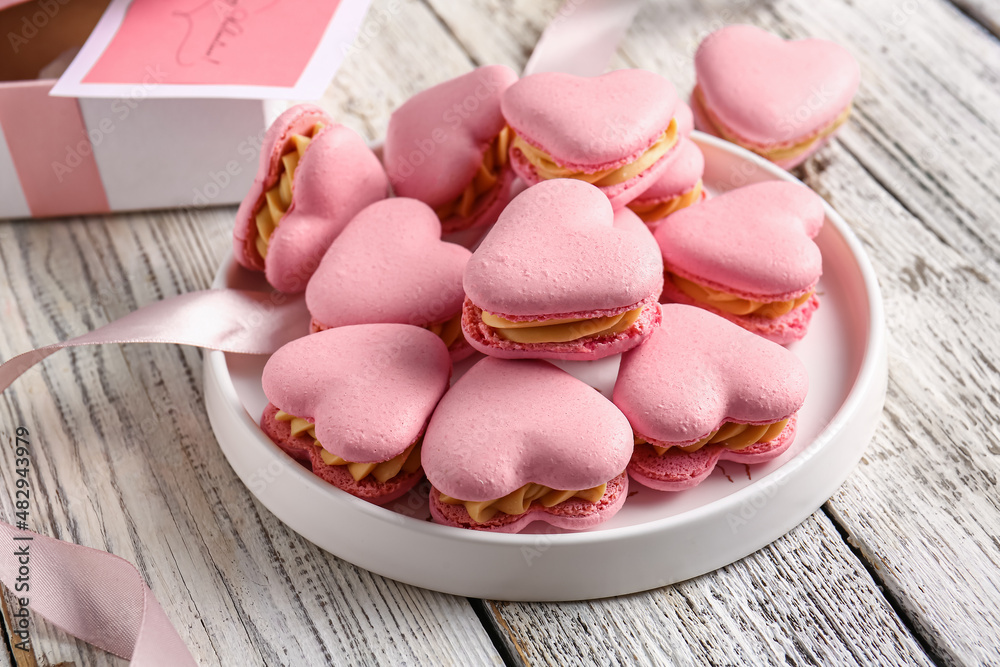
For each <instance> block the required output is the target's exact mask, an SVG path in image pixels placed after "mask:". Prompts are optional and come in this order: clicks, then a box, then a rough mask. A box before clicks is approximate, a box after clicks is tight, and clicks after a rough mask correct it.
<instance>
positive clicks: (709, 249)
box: [655, 181, 825, 345]
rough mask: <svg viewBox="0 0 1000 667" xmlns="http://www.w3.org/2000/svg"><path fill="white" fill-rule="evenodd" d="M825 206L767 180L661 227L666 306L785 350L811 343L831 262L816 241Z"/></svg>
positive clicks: (799, 188) (804, 191)
mask: <svg viewBox="0 0 1000 667" xmlns="http://www.w3.org/2000/svg"><path fill="white" fill-rule="evenodd" d="M824 219H825V214H824V212H823V200H822V199H821V198H820V197H819V196H817V195H816V194H815V193H814V192H813V191H812V190H810V189H809V188H807V187H805V186H804V185H800V184H797V183H789V182H786V181H767V182H764V183H757V184H755V185H748V186H746V187H742V188H738V189H736V190H730V191H729V192H727V193H725V194H723V195H720V196H718V197H715V198H713V199H709V200H707V201H705V202H704V203H702V204H699V205H697V206H691V207H689V208H686V209H683V210H681V211H678V212H677V213H675V214H673V215H671V216H669V217H667V218H665V219H664V220H663V221H662V222H661V223H660V224H659V226H658V227H657V228H656V232H655V236H656V241H657V242H658V243H659V245H660V250H661V251H662V252H663V265H664V269H665V272H666V280H665V281H664V284H663V296H662V298H661V300H663V301H664V302H667V301H673V302H677V303H686V304H691V305H695V306H698V307H700V308H704V309H706V310H710V311H711V312H713V313H715V314H717V315H720V316H722V317H724V318H726V319H727V320H730V321H732V322H734V323H736V324H738V325H740V326H741V327H743V328H744V329H747V330H749V331H752V332H754V333H756V334H759V335H761V336H763V337H765V338H767V339H769V340H772V341H774V342H776V343H780V344H782V345H784V344H787V343H791V342H793V341H796V340H799V339H800V338H802V337H803V336H805V334H806V331H807V330H808V328H809V321H810V320H811V319H812V315H813V313H814V312H815V310H816V308H818V307H819V300H818V299H817V298H816V283H817V282H818V281H819V278H820V276H821V275H822V273H823V258H822V256H821V255H820V251H819V247H818V246H817V245H816V244H815V243H814V242H813V238H814V237H815V236H816V235H817V234H818V233H819V231H820V229H821V228H822V226H823V220H824Z"/></svg>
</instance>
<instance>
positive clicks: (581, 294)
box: [462, 179, 663, 359]
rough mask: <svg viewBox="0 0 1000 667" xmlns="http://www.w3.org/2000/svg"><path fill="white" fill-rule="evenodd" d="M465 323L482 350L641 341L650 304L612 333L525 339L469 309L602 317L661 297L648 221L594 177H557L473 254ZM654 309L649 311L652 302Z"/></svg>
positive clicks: (544, 354)
mask: <svg viewBox="0 0 1000 667" xmlns="http://www.w3.org/2000/svg"><path fill="white" fill-rule="evenodd" d="M464 285H465V293H466V296H467V297H468V299H467V301H466V309H465V310H466V312H465V316H463V322H462V325H463V329H464V330H465V333H466V339H467V340H468V341H469V343H470V344H471V345H472V346H473V347H475V348H477V349H479V350H480V351H482V352H485V353H487V354H491V355H494V356H506V357H508V358H520V357H535V358H556V359H581V358H587V359H596V358H600V357H601V356H607V355H609V354H615V353H617V352H621V351H623V350H624V349H628V348H629V347H632V346H633V345H636V344H638V343H639V342H641V340H642V339H643V338H645V336H646V335H648V334H649V332H650V331H651V330H652V328H654V327H655V326H656V325H657V324H658V322H656V321H654V320H655V317H654V318H653V319H649V315H655V313H656V309H655V308H646V309H644V311H643V317H640V319H639V321H638V322H637V323H636V327H633V329H634V330H633V329H630V330H629V331H628V332H626V333H624V334H622V335H618V336H611V337H607V338H606V339H605V338H594V339H587V340H577V341H570V342H569V343H566V344H556V343H552V344H538V345H526V344H520V343H513V342H510V341H505V340H498V339H496V337H495V336H494V335H493V334H492V333H491V332H490V331H489V329H490V328H489V327H482V326H480V325H481V324H482V321H481V319H479V321H478V323H477V322H473V321H472V320H474V319H476V318H474V317H472V316H471V315H470V307H472V309H473V310H483V311H486V312H488V313H491V314H493V315H496V316H499V317H501V318H505V319H507V320H512V321H528V320H542V321H543V322H542V324H544V320H547V319H551V320H558V319H580V318H599V317H604V316H608V315H611V314H613V313H621V312H623V309H628V310H631V309H633V308H636V307H638V306H640V305H641V304H642V303H643V302H645V301H647V300H655V299H656V298H658V296H659V294H660V291H661V289H662V288H663V263H662V260H661V257H660V252H659V249H658V248H657V246H656V242H655V240H654V239H653V237H652V234H651V233H650V232H649V230H647V229H646V227H645V225H643V223H642V221H641V220H639V218H638V217H637V216H636V215H635V214H634V213H632V212H631V211H629V210H627V209H622V210H620V211H618V212H615V211H613V210H612V208H611V205H610V204H609V203H608V201H607V199H606V198H605V197H604V196H603V195H602V194H601V193H600V191H599V190H598V189H597V188H595V187H594V186H592V185H589V184H587V183H584V182H583V181H577V180H573V179H556V180H551V181H545V182H543V183H539V184H538V185H534V186H532V187H530V188H528V189H527V190H525V191H524V192H523V193H521V194H520V195H518V196H517V197H516V198H515V199H514V200H513V201H512V202H511V203H510V204H509V205H508V206H507V208H506V209H504V212H503V213H502V214H501V215H500V219H499V220H498V221H497V223H496V225H494V227H493V229H491V230H490V233H489V234H488V235H487V236H486V238H485V239H484V240H483V242H482V244H481V245H480V246H479V248H478V249H477V250H476V252H475V253H474V254H473V255H472V259H470V260H469V263H468V264H467V265H466V268H465V277H464ZM646 311H648V313H647V312H646Z"/></svg>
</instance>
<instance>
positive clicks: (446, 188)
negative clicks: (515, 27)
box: [383, 65, 517, 233]
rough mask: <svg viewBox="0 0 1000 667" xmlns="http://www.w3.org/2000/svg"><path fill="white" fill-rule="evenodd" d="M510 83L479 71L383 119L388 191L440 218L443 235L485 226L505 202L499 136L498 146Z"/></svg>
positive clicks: (492, 69) (496, 69)
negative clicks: (386, 122) (503, 103)
mask: <svg viewBox="0 0 1000 667" xmlns="http://www.w3.org/2000/svg"><path fill="white" fill-rule="evenodd" d="M515 81H517V74H515V73H514V71H513V70H512V69H510V68H509V67H506V66H504V65H489V66H486V67H479V68H477V69H475V70H473V71H471V72H469V73H468V74H464V75H462V76H459V77H456V78H454V79H451V80H450V81H446V82H444V83H442V84H439V85H437V86H434V87H433V88H429V89H427V90H425V91H423V92H420V93H417V94H416V95H414V96H413V97H411V98H410V99H409V100H407V101H406V102H404V103H403V105H402V106H400V107H399V108H398V109H396V111H394V112H393V114H392V117H391V118H390V119H389V128H388V130H387V131H386V136H385V145H384V148H383V151H384V157H385V167H386V171H387V172H388V174H389V180H390V181H391V182H392V188H393V191H394V192H395V193H396V194H397V195H398V196H401V197H412V198H414V199H419V200H420V201H423V202H425V203H427V204H429V205H430V206H431V207H432V208H434V209H438V210H441V211H442V217H441V222H442V224H443V226H444V231H445V233H450V232H454V231H458V230H460V229H465V228H468V227H475V226H478V225H484V224H491V223H492V222H494V221H495V220H496V217H497V215H499V214H500V211H501V210H502V209H503V207H504V206H505V205H506V204H507V201H508V200H509V194H510V185H511V182H512V181H513V172H512V171H511V169H510V168H509V164H508V163H507V155H506V154H504V153H505V151H506V148H507V141H506V138H507V137H506V133H505V134H504V136H503V137H502V138H501V139H502V142H500V143H501V144H502V145H499V146H498V145H497V144H498V137H499V135H500V134H501V131H504V129H505V127H506V124H507V123H506V121H505V120H504V118H503V115H502V114H501V113H500V98H501V97H502V96H503V94H504V92H505V91H506V90H507V88H509V87H510V85H511V84H512V83H514V82H515ZM490 151H493V152H494V153H495V154H491V155H490V156H489V160H488V162H487V161H484V160H486V159H487V155H486V154H487V152H490ZM481 172H482V173H481ZM470 189H471V190H470ZM467 190H468V191H469V192H468V193H467V192H466V191H467ZM463 196H466V198H467V199H468V200H469V201H468V202H466V203H465V204H464V205H463V203H462V202H461V199H462V198H463ZM452 203H454V204H455V206H452V205H451V204H452ZM463 206H464V208H466V209H468V210H466V211H464V214H463V211H461V210H460V209H462V208H463Z"/></svg>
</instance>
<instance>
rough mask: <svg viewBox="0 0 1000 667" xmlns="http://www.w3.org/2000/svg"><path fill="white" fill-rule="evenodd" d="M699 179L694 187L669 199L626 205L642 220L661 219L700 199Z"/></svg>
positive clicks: (700, 185) (652, 220) (634, 202)
mask: <svg viewBox="0 0 1000 667" xmlns="http://www.w3.org/2000/svg"><path fill="white" fill-rule="evenodd" d="M702 187H703V186H702V183H701V179H700V178H699V179H698V182H697V183H695V184H694V187H693V188H691V189H690V190H688V191H687V192H683V193H681V194H679V195H677V196H676V197H671V198H670V199H668V200H666V201H663V202H641V201H632V202H629V204H628V207H629V208H630V209H632V211H633V212H634V213H635V214H636V215H638V216H639V217H640V218H642V221H643V222H656V221H657V220H662V219H663V218H665V217H667V216H668V215H670V214H671V213H675V212H677V211H679V210H681V209H682V208H687V207H688V206H690V205H691V204H694V203H696V202H697V201H698V200H699V199H701V191H702Z"/></svg>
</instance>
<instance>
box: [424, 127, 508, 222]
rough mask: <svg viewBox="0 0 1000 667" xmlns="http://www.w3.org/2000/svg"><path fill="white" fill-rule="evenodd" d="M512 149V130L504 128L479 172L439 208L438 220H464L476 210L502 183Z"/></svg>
mask: <svg viewBox="0 0 1000 667" xmlns="http://www.w3.org/2000/svg"><path fill="white" fill-rule="evenodd" d="M509 147H510V128H509V127H504V128H503V129H502V130H500V134H498V135H497V136H496V138H495V139H494V140H493V142H492V143H491V144H490V146H489V148H487V149H486V152H485V153H484V154H483V162H482V164H480V165H479V171H478V172H476V175H475V176H474V177H473V179H472V180H471V181H470V182H469V184H468V185H466V186H465V190H463V191H462V194H460V195H459V196H458V197H456V198H455V199H453V200H451V201H450V202H448V203H447V204H444V205H442V206H439V207H437V208H436V209H434V212H435V213H437V216H438V218H440V219H441V220H446V219H448V218H450V217H452V216H458V217H461V218H464V217H466V216H468V215H469V214H470V213H472V211H473V210H474V209H475V208H476V204H477V203H478V202H479V200H480V198H481V197H483V196H484V195H486V194H488V193H490V192H491V191H492V190H493V188H495V187H497V185H498V184H499V183H500V172H501V171H503V168H504V167H505V166H507V150H508V148H509Z"/></svg>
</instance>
